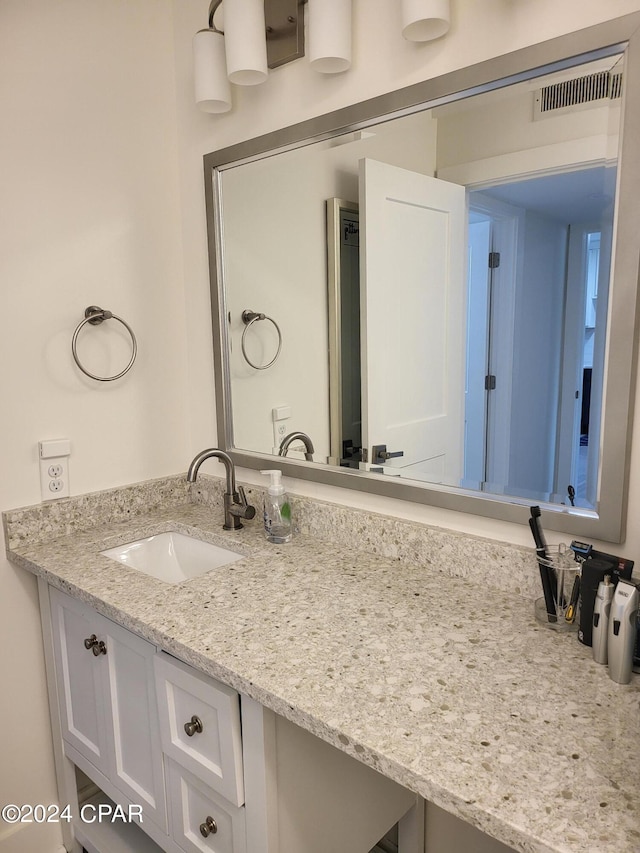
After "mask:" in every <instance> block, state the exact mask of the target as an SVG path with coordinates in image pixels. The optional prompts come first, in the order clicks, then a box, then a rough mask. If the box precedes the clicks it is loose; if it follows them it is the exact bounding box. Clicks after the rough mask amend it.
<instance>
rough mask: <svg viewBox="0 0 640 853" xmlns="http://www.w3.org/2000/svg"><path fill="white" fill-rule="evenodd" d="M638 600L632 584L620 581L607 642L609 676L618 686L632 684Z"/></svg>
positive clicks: (610, 618)
mask: <svg viewBox="0 0 640 853" xmlns="http://www.w3.org/2000/svg"><path fill="white" fill-rule="evenodd" d="M639 598H640V596H639V594H638V590H637V588H636V585H635V584H634V583H633V582H632V581H626V580H619V581H618V585H617V587H616V591H615V593H614V595H613V601H612V604H611V613H610V614H609V641H608V647H609V648H608V656H609V677H610V678H611V679H612V680H613V681H617V682H618V684H628V683H629V682H630V681H631V669H632V667H633V647H634V645H635V642H636V632H637V625H636V623H637V619H638V601H639Z"/></svg>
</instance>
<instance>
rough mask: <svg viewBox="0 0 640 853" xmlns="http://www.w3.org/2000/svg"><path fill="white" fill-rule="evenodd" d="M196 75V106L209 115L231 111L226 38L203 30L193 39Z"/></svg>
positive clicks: (220, 34)
mask: <svg viewBox="0 0 640 853" xmlns="http://www.w3.org/2000/svg"><path fill="white" fill-rule="evenodd" d="M193 74H194V82H195V91H196V103H197V105H198V106H199V107H200V109H201V110H203V111H204V112H205V113H226V112H228V111H229V110H230V109H231V86H230V85H229V80H228V79H227V62H226V58H225V53H224V36H223V35H222V33H216V32H215V31H214V30H200V31H199V32H197V33H196V34H195V36H194V37H193Z"/></svg>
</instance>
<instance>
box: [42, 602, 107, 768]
mask: <svg viewBox="0 0 640 853" xmlns="http://www.w3.org/2000/svg"><path fill="white" fill-rule="evenodd" d="M51 617H52V624H53V645H54V657H55V663H56V681H57V689H58V697H59V702H60V718H61V724H62V736H63V738H64V739H65V740H66V741H67V742H68V743H69V744H71V746H73V747H75V748H76V749H77V750H78V752H80V753H81V754H82V755H83V756H84V757H85V758H86V759H87V760H88V761H90V762H91V764H93V765H94V767H96V768H97V769H98V770H100V771H102V772H103V773H105V774H106V773H107V737H106V721H105V714H104V694H103V673H104V671H105V668H106V666H105V656H104V655H99V656H97V657H96V656H95V655H94V654H93V651H92V647H89V648H87V647H86V646H85V640H87V641H88V643H89V642H90V641H91V638H92V637H93V636H94V635H95V637H96V639H97V640H98V641H99V640H102V639H104V638H103V637H102V636H101V628H102V626H103V624H104V623H103V621H102V619H101V617H100V616H98V614H97V613H95V612H94V611H93V610H92V609H91V608H90V607H87V605H85V604H83V603H82V602H80V601H77V600H76V599H74V598H70V597H69V596H67V595H64V594H63V593H61V592H59V591H58V590H55V589H52V590H51Z"/></svg>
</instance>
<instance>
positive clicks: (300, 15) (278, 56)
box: [264, 0, 305, 68]
mask: <svg viewBox="0 0 640 853" xmlns="http://www.w3.org/2000/svg"><path fill="white" fill-rule="evenodd" d="M304 2H305V0H264V15H265V23H266V25H267V65H268V66H269V68H277V67H278V65H286V63H287V62H291V61H292V60H293V59H300V57H302V56H304Z"/></svg>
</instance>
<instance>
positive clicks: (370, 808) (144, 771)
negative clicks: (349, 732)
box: [39, 578, 424, 853]
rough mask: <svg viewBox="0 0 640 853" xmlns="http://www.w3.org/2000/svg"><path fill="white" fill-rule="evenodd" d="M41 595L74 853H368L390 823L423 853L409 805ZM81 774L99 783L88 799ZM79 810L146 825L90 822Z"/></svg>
mask: <svg viewBox="0 0 640 853" xmlns="http://www.w3.org/2000/svg"><path fill="white" fill-rule="evenodd" d="M39 589H40V596H41V611H42V624H43V635H44V639H45V657H46V664H47V680H48V689H49V696H50V704H51V714H52V724H53V731H54V752H55V758H56V772H57V776H58V786H59V798H60V803H61V804H62V805H65V804H66V803H69V804H70V805H71V810H72V813H73V815H74V821H73V823H72V825H71V826H69V825H63V826H62V830H63V837H64V843H65V847H66V849H67V850H68V851H70V853H81V851H82V848H83V847H84V848H86V850H87V851H88V853H162V851H164V853H326V851H327V850H340V851H341V850H347V849H348V850H349V851H350V853H369V851H370V850H371V849H372V848H373V847H374V845H375V844H376V842H377V840H379V839H380V838H381V837H382V836H383V835H384V834H385V832H386V831H387V830H388V829H389V828H390V827H392V826H393V825H394V824H395V823H396V822H399V827H400V831H399V837H400V839H401V840H400V846H399V853H423V851H424V840H423V839H424V835H423V822H422V818H421V815H422V814H423V811H422V803H421V801H420V800H419V799H417V798H416V797H415V795H414V794H411V793H410V792H409V791H408V790H406V789H405V788H402V787H401V786H399V785H397V784H396V783H395V782H392V781H391V780H389V779H387V778H385V777H384V776H382V775H381V774H379V773H376V772H375V771H374V770H372V769H371V768H369V767H366V766H364V765H363V764H361V763H360V762H358V761H355V760H354V759H353V758H350V757H349V756H347V755H346V754H345V753H343V752H341V751H340V750H337V749H335V748H334V747H332V746H329V745H328V744H326V743H325V742H324V741H321V740H319V739H318V738H317V737H315V736H313V735H312V734H310V733H308V732H305V731H304V730H303V729H301V728H299V727H298V726H295V725H294V724H292V723H290V722H288V721H287V720H285V719H284V718H282V717H279V716H278V715H276V714H274V713H273V712H272V711H270V710H268V709H266V708H264V707H263V706H262V705H260V704H259V703H258V702H256V701H255V700H253V699H251V698H249V697H248V696H245V695H241V694H238V692H237V691H235V690H233V689H231V688H230V687H228V686H226V685H224V684H221V683H220V682H218V681H216V680H215V679H213V678H211V677H209V676H208V675H205V674H204V673H202V672H199V671H198V670H196V669H194V668H193V667H192V666H189V665H187V664H186V663H184V662H182V661H180V660H177V659H176V658H175V657H173V656H171V655H169V654H167V653H166V652H164V651H163V650H162V649H160V648H158V647H157V646H155V645H154V644H152V643H150V642H148V641H147V640H144V639H143V638H142V637H139V636H138V635H136V634H134V633H133V632H131V631H129V630H127V629H126V628H123V627H122V626H121V625H118V624H116V623H114V622H112V621H111V620H110V619H107V618H106V617H104V616H102V615H100V614H98V613H97V612H96V611H95V610H94V609H93V608H92V607H90V606H89V605H87V604H85V603H83V602H81V601H79V600H77V599H75V598H73V597H72V596H69V595H66V594H64V593H62V592H60V591H59V590H57V589H54V588H51V587H49V586H48V584H47V583H46V582H45V581H44V580H43V579H42V578H40V579H39ZM76 768H79V770H81V771H82V772H83V774H84V775H85V776H86V777H88V779H89V780H90V783H94V784H93V785H92V786H91V788H90V789H89V790H88V791H83V792H82V794H81V795H80V794H79V793H78V788H79V776H78V773H77V769H76ZM85 781H86V780H85ZM79 801H80V802H79ZM83 803H89V806H88V807H89V808H90V809H96V808H97V807H98V805H99V804H101V803H102V804H106V805H109V804H111V806H113V807H114V808H115V806H119V807H122V809H125V810H126V809H128V807H130V806H133V807H134V811H135V810H136V809H137V810H141V813H142V819H141V820H140V821H139V823H138V825H136V824H135V823H130V822H127V821H125V822H124V825H123V822H122V821H119V822H118V824H117V825H116V826H113V827H110V826H109V825H108V820H107V821H104V822H102V823H100V822H96V821H93V822H92V821H89V822H87V821H83V820H82V806H83ZM140 807H141V808H140ZM94 813H95V812H94V811H91V812H90V813H89V815H90V817H92V816H93V815H94ZM134 816H135V815H134ZM116 836H117V837H116ZM403 839H404V840H403Z"/></svg>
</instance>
